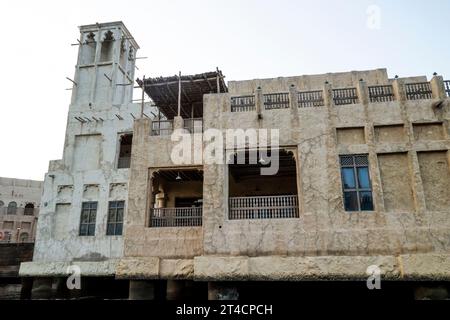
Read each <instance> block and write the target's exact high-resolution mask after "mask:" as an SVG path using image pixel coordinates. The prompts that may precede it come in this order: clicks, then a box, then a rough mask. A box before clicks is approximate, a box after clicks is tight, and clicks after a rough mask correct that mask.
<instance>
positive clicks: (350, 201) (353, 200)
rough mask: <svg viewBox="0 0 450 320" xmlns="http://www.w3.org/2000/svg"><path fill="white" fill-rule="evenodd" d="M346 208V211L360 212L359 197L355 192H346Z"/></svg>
mask: <svg viewBox="0 0 450 320" xmlns="http://www.w3.org/2000/svg"><path fill="white" fill-rule="evenodd" d="M344 207H345V210H346V211H357V210H358V197H357V195H356V192H355V191H349V192H344Z"/></svg>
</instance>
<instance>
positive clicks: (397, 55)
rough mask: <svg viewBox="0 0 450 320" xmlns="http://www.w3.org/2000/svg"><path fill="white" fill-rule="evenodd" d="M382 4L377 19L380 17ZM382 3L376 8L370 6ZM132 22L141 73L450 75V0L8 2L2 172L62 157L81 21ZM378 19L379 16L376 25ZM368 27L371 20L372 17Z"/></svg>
mask: <svg viewBox="0 0 450 320" xmlns="http://www.w3.org/2000/svg"><path fill="white" fill-rule="evenodd" d="M394 2H395V3H394ZM374 5H376V6H377V7H375V8H379V10H380V11H379V13H380V15H379V18H380V19H376V20H373V19H372V18H373V17H374V15H373V14H372V13H373V12H374V11H373V10H372V9H369V10H368V8H374V7H373V6H374ZM371 6H372V7H371ZM117 20H122V21H123V22H124V23H125V25H126V26H127V27H128V29H129V30H130V32H131V33H132V34H133V36H134V37H135V39H136V40H137V42H138V43H139V45H140V47H141V50H140V51H139V52H138V56H141V57H142V56H145V57H148V59H146V60H139V61H138V67H139V69H140V71H137V72H136V77H142V75H144V74H145V75H146V76H152V77H153V76H160V75H174V74H176V73H177V72H178V71H179V70H181V71H182V72H183V73H184V74H190V73H201V72H205V71H213V70H215V68H216V67H219V68H220V69H221V70H222V71H223V72H224V75H225V76H226V79H225V80H243V79H253V78H267V77H279V76H293V75H302V74H317V73H326V72H339V71H351V70H366V69H371V68H382V67H386V68H387V69H388V73H389V76H390V77H393V76H394V75H396V74H398V75H399V76H401V77H403V76H414V75H426V76H428V77H429V78H430V77H431V75H432V74H433V72H435V71H436V72H438V73H439V74H441V75H443V76H444V78H446V79H450V61H449V57H450V41H449V39H450V25H449V22H450V1H447V0H434V1H432V0H429V1H412V0H409V1H407V0H404V1H400V0H397V1H389V0H384V1H383V0H353V1H351V0H347V1H344V0H341V1H336V0H333V1H331V0H330V1H325V0H314V1H312V0H309V1H293V0H291V1H287V0H272V1H261V0H259V1H256V0H255V1H245V0H240V1H234V0H227V1H213V0H210V1H197V0H188V1H186V0H185V1H171V0H164V1H162V0H160V1H154V0H153V1H151V0H145V1H130V0H127V1H117V0H114V1H113V0H107V1H106V0H105V1H93V0H91V1H84V0H78V1H44V0H40V1H31V0H29V1H26V0H15V1H1V2H0V28H1V31H2V32H1V34H2V36H1V50H0V70H1V73H2V76H1V77H0V98H1V109H0V110H1V111H0V137H1V138H0V150H1V151H0V176H3V177H14V178H23V179H37V180H42V179H43V178H44V174H45V172H46V171H47V168H48V161H49V160H54V159H60V158H61V157H62V150H63V144H64V134H65V126H66V119H67V111H68V107H69V102H70V94H71V91H67V90H65V89H66V88H70V87H71V84H70V83H69V82H68V81H67V80H66V79H65V77H71V78H72V77H73V74H74V70H75V69H74V66H75V64H76V57H77V50H78V46H71V45H70V44H71V43H76V39H77V38H78V37H79V32H78V26H80V25H83V24H91V23H95V22H108V21H117ZM374 21H375V22H374ZM368 22H369V23H368Z"/></svg>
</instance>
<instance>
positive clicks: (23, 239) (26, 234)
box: [19, 232, 29, 243]
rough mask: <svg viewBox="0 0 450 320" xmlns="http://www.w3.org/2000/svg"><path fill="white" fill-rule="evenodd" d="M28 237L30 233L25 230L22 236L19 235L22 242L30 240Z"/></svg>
mask: <svg viewBox="0 0 450 320" xmlns="http://www.w3.org/2000/svg"><path fill="white" fill-rule="evenodd" d="M28 239H29V235H28V233H26V232H23V233H21V234H20V237H19V241H20V242H22V243H24V242H28Z"/></svg>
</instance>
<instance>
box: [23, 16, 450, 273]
mask: <svg viewBox="0 0 450 320" xmlns="http://www.w3.org/2000/svg"><path fill="white" fill-rule="evenodd" d="M116 27H117V26H116ZM95 28H97V27H96V26H89V27H84V28H82V38H81V39H84V37H85V36H86V32H88V31H90V30H91V29H93V30H94V31H95V32H96V35H97V37H101V36H102V35H103V33H104V32H105V30H104V29H108V28H114V25H107V26H103V27H101V30H96V29H95ZM114 32H115V34H116V33H117V32H119V28H117V29H114ZM127 46H128V47H130V46H134V48H135V49H137V45H136V44H135V43H133V41H130V43H127ZM116 49H117V50H116V51H114V52H115V53H116V54H117V53H118V52H120V50H119V48H116ZM83 50H84V49H83ZM101 57H103V58H102V59H108V55H106V54H104V53H103V52H102V49H101V47H100V44H99V45H98V46H97V47H96V48H95V51H93V50H91V49H89V48H86V50H84V51H80V61H83V64H86V65H83V66H80V65H78V66H77V72H76V77H75V80H76V81H78V82H80V85H79V86H78V87H77V88H76V90H74V95H73V99H72V104H71V107H70V110H69V117H68V124H67V132H66V140H65V146H64V155H63V159H62V160H57V161H52V162H50V165H49V172H48V174H47V175H46V179H45V187H44V195H43V197H42V202H43V203H44V204H45V206H44V209H43V210H42V214H41V218H40V220H39V225H38V241H37V243H36V251H35V256H34V261H33V262H32V263H28V264H23V265H22V267H21V275H24V276H26V275H62V274H65V273H64V268H66V267H67V266H68V265H69V264H71V263H72V262H73V261H78V262H77V263H80V264H83V266H84V268H85V270H86V271H85V272H86V273H87V274H92V275H105V274H108V275H110V274H115V275H116V277H118V278H129V279H141V278H142V279H156V278H163V279H195V280H302V279H322V278H331V279H334V278H336V279H337V278H366V277H367V276H366V274H365V270H366V268H367V267H368V266H369V265H372V264H375V265H379V266H380V267H381V268H382V271H383V274H384V276H385V277H387V278H397V277H413V278H422V277H428V276H430V277H432V276H433V275H436V276H437V277H443V278H448V277H449V276H450V272H449V271H448V254H449V251H450V237H449V234H450V219H448V216H449V214H450V212H449V210H450V209H449V206H448V205H447V202H446V201H447V200H446V199H449V198H450V197H448V196H447V194H446V192H448V190H450V188H448V186H447V182H448V181H447V180H446V179H442V178H441V177H445V176H446V175H447V176H448V170H449V169H448V151H447V150H449V149H450V141H449V139H448V135H447V134H445V133H446V132H448V119H449V118H450V117H449V115H450V113H449V109H450V105H449V104H448V103H446V104H444V107H443V108H441V109H439V110H438V111H437V110H436V109H435V108H433V106H434V105H435V103H436V102H437V101H438V100H437V99H433V100H417V101H405V99H404V97H405V94H404V90H403V86H402V82H404V81H413V82H417V81H425V80H426V79H424V77H415V78H411V79H397V80H390V79H388V77H387V71H386V70H385V69H378V70H371V71H361V72H348V73H336V74H324V75H314V76H300V77H286V78H274V79H256V80H249V81H231V82H229V91H230V92H229V93H221V94H207V95H205V96H204V117H203V123H204V129H205V130H207V129H209V128H213V129H219V130H222V131H224V130H226V129H233V128H236V129H237V128H239V129H247V128H268V129H270V128H277V129H280V144H281V145H282V146H284V147H286V148H289V150H293V152H294V155H295V159H296V162H297V177H296V180H297V181H296V183H297V190H298V199H299V205H300V209H299V212H300V215H299V218H296V219H266V220H233V221H231V220H228V218H227V216H228V196H229V181H228V168H227V166H225V165H223V164H210V163H204V164H202V162H201V161H200V162H196V163H191V164H186V165H183V166H182V167H184V168H187V167H194V168H201V169H203V172H204V182H203V226H202V227H187V228H151V227H150V226H149V210H148V208H149V207H151V205H152V203H151V200H149V199H150V197H149V195H150V194H151V192H152V183H151V178H152V173H153V172H154V171H155V170H158V169H161V168H169V167H172V168H173V167H175V168H176V167H179V166H177V165H175V164H174V163H173V162H172V160H171V157H170V156H171V151H172V149H173V147H174V146H175V145H176V142H173V141H171V140H170V136H150V131H151V130H150V128H151V120H149V119H139V120H136V121H133V118H132V117H131V116H130V113H132V114H134V115H137V114H138V113H139V112H140V106H139V105H136V104H131V91H130V88H131V87H130V88H129V87H120V89H116V90H113V89H112V88H115V87H116V86H115V85H114V84H115V83H123V82H125V81H127V79H128V77H127V76H126V70H130V69H128V68H129V67H132V69H133V70H134V66H132V65H130V64H129V63H125V65H122V69H121V68H120V67H119V66H120V65H121V63H122V64H123V61H124V60H123V59H122V57H121V56H117V55H113V56H112V59H113V60H114V59H115V60H116V62H117V63H112V62H111V63H107V62H105V63H102V65H101V66H97V67H96V66H95V61H96V59H101ZM92 59H93V60H92ZM91 60H92V61H94V63H93V64H92V65H90V61H91ZM125 61H126V59H125ZM124 71H125V72H124ZM103 73H107V74H111V75H112V77H113V79H112V85H110V84H109V83H108V82H105V81H106V80H105V77H104V76H103ZM131 79H133V76H131ZM360 79H364V81H360ZM436 79H437V78H436V77H435V78H434V79H433V80H432V87H433V88H436V87H437V86H436V83H435V82H436V81H437V80H436ZM128 80H129V79H128ZM131 81H133V80H131ZM325 81H328V84H325V85H324V83H325ZM378 84H392V85H393V89H394V93H395V97H396V101H392V102H387V103H369V102H368V101H369V99H368V96H367V86H368V85H378ZM291 85H294V87H291ZM258 86H260V87H261V88H262V89H261V90H262V93H271V92H272V93H273V92H289V95H290V96H291V97H295V95H296V94H295V92H296V90H323V96H324V100H325V105H324V106H322V107H314V108H297V106H296V104H297V102H296V99H291V101H292V102H291V105H290V108H287V109H280V110H265V109H264V107H263V106H262V105H257V107H256V109H257V110H261V117H258V115H257V113H256V111H251V112H236V113H234V112H230V109H231V106H230V98H231V97H232V96H236V95H246V94H254V93H255V92H256V91H257V89H256V88H257V87H258ZM344 87H355V88H356V89H357V92H358V94H359V103H357V104H353V105H344V106H338V107H337V106H334V105H333V102H332V99H331V90H332V88H344ZM93 88H94V89H93ZM258 92H259V90H258ZM257 94H259V93H257ZM433 95H434V96H437V95H436V93H435V92H433ZM439 96H441V95H440V94H439ZM256 100H257V101H259V98H258V99H256ZM79 116H82V117H88V118H90V119H92V117H96V118H102V119H103V121H90V122H82V123H81V122H80V121H78V120H76V119H75V117H79ZM121 118H122V119H121ZM423 122H429V123H431V122H439V123H442V125H443V135H442V139H441V138H440V139H437V138H436V137H437V136H436V134H435V132H436V130H434V129H433V130H431V131H430V130H428V131H425V133H420V134H419V135H417V130H415V131H414V126H413V123H423ZM393 124H394V125H396V127H390V128H387V127H386V126H391V125H393ZM174 126H175V128H180V127H182V119H181V118H179V117H177V118H175V119H174ZM336 128H340V129H339V130H341V131H336ZM344 128H360V129H358V130H357V131H356V132H355V130H354V129H349V130H346V129H344ZM377 128H378V129H377ZM380 128H385V129H380ZM386 128H387V129H386ZM433 128H434V127H433ZM352 130H353V131H352ZM131 131H133V147H132V160H131V163H132V164H131V168H130V169H116V163H117V147H118V141H119V136H120V134H121V133H126V132H131ZM429 131H430V132H432V133H431V134H428V132H429ZM415 133H416V135H415ZM424 136H425V137H426V138H420V137H424ZM77 137H78V138H77ZM415 137H419V138H420V139H416V138H415ZM338 142H339V143H338ZM201 145H202V143H200V147H201ZM193 148H194V149H195V148H197V149H198V148H199V146H198V145H197V146H194V147H193ZM81 150H84V151H81ZM86 150H95V155H91V152H87V151H86ZM437 150H438V151H439V152H436V151H437ZM443 150H445V151H443ZM423 151H433V153H430V154H434V155H433V156H430V157H431V159H425V157H427V156H422V153H421V152H423ZM231 153H232V150H227V149H225V150H224V158H225V157H226V156H228V155H229V154H231ZM360 153H364V154H368V156H369V169H370V177H371V184H372V190H373V197H374V206H375V209H374V211H372V212H353V213H349V212H345V211H344V209H343V203H342V186H341V176H340V168H339V160H338V159H339V155H342V154H360ZM389 153H393V154H406V155H407V156H406V159H405V157H404V156H402V157H400V158H401V160H399V159H398V158H397V157H396V156H393V157H392V158H389V160H386V159H388V158H386V157H385V158H383V157H381V161H379V158H378V156H379V155H382V154H383V155H384V154H389ZM83 157H87V158H88V159H86V161H81V162H80V161H79V160H80V159H82V158H83ZM424 159H425V160H432V161H431V162H429V161H425V160H424ZM442 161H444V162H442ZM80 163H81V164H82V165H80ZM430 163H431V164H430ZM445 164H447V166H446V167H445ZM396 165H401V166H402V168H403V170H404V171H401V173H402V175H405V176H406V178H407V179H408V180H410V181H411V185H410V188H411V190H412V191H411V192H412V196H411V197H412V199H413V201H409V200H410V198H408V200H407V202H409V206H406V205H405V202H402V203H401V204H402V205H401V208H400V207H397V206H396V205H393V200H392V199H394V198H395V197H397V196H402V195H403V193H402V192H403V191H402V192H400V193H398V190H397V188H393V187H392V186H391V185H390V186H387V185H386V184H387V183H390V182H389V181H393V182H394V183H395V184H399V183H400V182H398V181H396V179H401V178H402V177H400V176H399V173H397V172H393V171H392V170H391V169H390V168H392V167H395V166H396ZM433 166H434V167H433ZM436 166H438V167H439V170H437V171H436V168H435V167H436ZM405 167H407V168H408V169H407V170H406V169H404V168H405ZM436 181H437V182H436ZM383 183H384V184H385V185H384V186H383ZM114 185H121V187H120V188H116V187H114ZM67 186H70V188H71V191H64V192H60V191H61V190H63V189H65V188H66V187H67ZM93 186H96V187H93ZM438 187H439V190H447V191H439V190H437V189H436V188H438ZM167 191H168V192H169V191H170V189H167ZM190 191H192V190H190ZM195 191H196V192H198V191H199V190H195ZM438 191H439V192H440V193H439V192H438ZM177 192H180V191H179V190H177ZM436 192H438V194H439V195H440V196H441V199H440V200H439V199H437V198H433V194H434V193H436ZM446 196H447V198H445V197H446ZM112 199H114V200H126V208H127V212H126V215H125V222H124V236H123V237H111V236H106V235H105V232H106V216H107V204H108V201H109V200H112ZM88 200H89V201H98V212H97V221H96V235H95V237H79V236H78V227H79V217H80V211H81V203H82V202H83V201H88ZM405 201H406V200H405ZM433 201H434V202H435V204H433ZM430 203H431V204H430ZM62 204H64V205H68V206H69V207H65V209H64V210H63V211H64V212H67V211H68V212H70V214H67V213H64V214H65V215H63V216H61V217H57V216H56V212H57V211H58V210H57V209H56V208H57V207H58V205H62ZM168 204H169V205H170V204H171V202H170V201H169V202H168ZM64 217H65V218H64ZM58 219H59V220H58ZM63 224H65V226H66V228H67V230H66V231H65V232H64V233H65V235H64V233H62V232H59V233H58V232H55V231H52V230H54V228H55V226H57V225H63ZM58 228H59V227H58ZM117 260H120V262H119V263H116V261H117Z"/></svg>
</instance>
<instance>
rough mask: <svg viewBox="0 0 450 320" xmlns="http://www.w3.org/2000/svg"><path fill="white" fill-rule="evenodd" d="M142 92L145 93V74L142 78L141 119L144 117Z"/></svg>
mask: <svg viewBox="0 0 450 320" xmlns="http://www.w3.org/2000/svg"><path fill="white" fill-rule="evenodd" d="M144 94H145V76H144V78H143V80H142V97H141V98H142V101H141V119H142V118H143V117H144Z"/></svg>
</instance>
